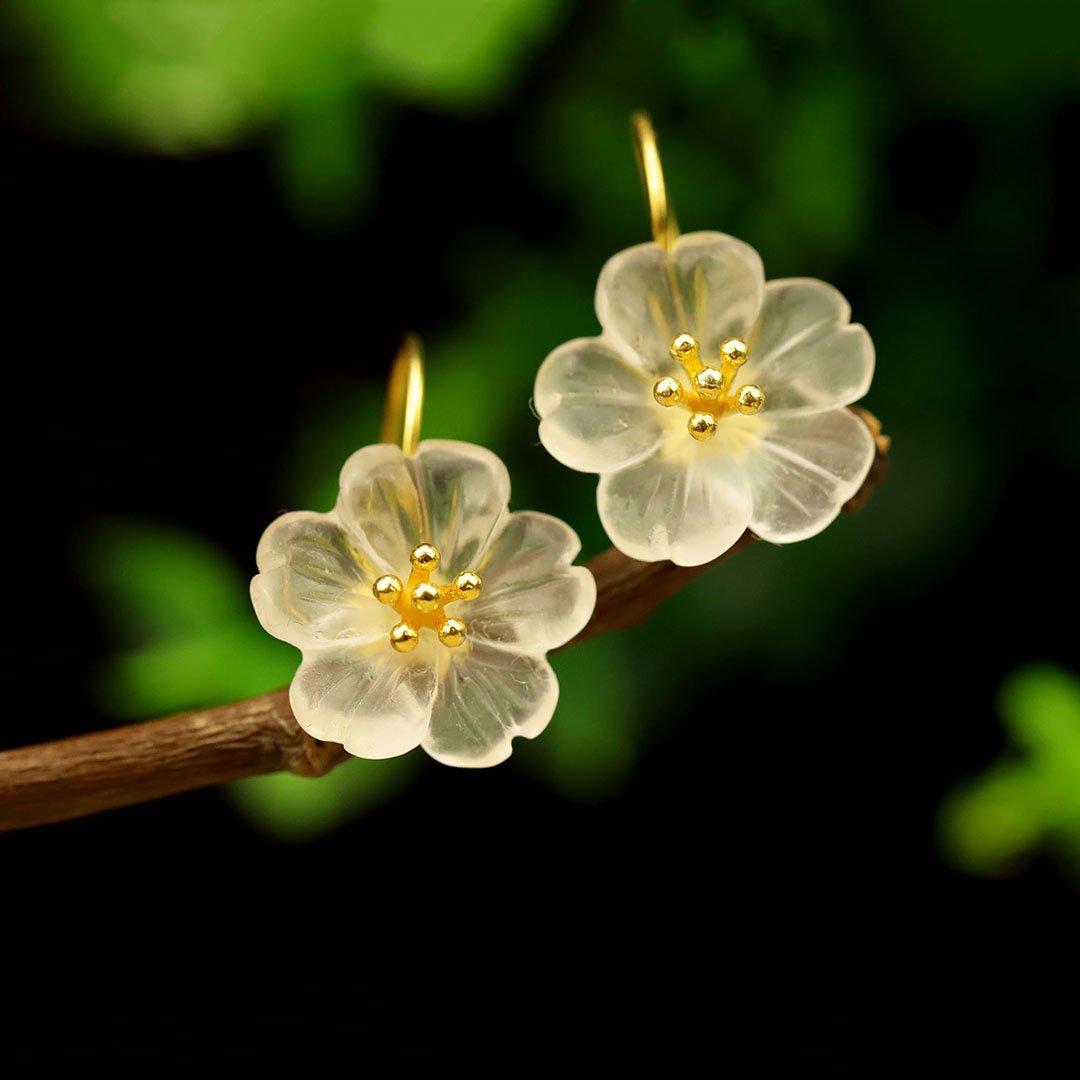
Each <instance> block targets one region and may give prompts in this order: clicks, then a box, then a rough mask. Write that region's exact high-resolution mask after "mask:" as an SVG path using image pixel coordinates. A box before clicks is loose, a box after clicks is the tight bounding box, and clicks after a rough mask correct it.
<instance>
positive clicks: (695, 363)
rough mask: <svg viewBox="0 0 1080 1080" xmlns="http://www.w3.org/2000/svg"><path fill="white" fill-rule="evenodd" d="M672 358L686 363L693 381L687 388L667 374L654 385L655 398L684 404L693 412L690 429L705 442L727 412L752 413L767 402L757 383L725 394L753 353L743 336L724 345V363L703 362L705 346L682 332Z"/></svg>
mask: <svg viewBox="0 0 1080 1080" xmlns="http://www.w3.org/2000/svg"><path fill="white" fill-rule="evenodd" d="M669 351H670V353H671V358H672V360H678V362H679V363H680V364H682V366H683V368H684V369H685V371H686V374H687V376H688V377H689V380H690V389H689V390H688V389H686V388H685V387H684V386H683V384H682V383H681V382H679V380H678V379H676V378H673V377H672V376H671V375H665V376H664V377H663V378H662V379H660V380H659V381H658V382H657V383H656V385H655V386H654V387H653V397H654V398H656V400H657V401H658V402H659V403H660V404H661V405H664V406H671V405H682V406H683V408H685V409H687V410H688V411H689V413H690V419H689V420H687V422H686V427H687V430H688V431H689V432H690V434H691V435H693V436H694V438H695V439H699V440H702V441H704V440H705V439H711V438H712V437H713V436H714V435H715V434H716V425H717V423H718V422H719V420H720V417H722V416H724V415H725V414H726V413H731V412H739V413H742V414H743V415H744V416H752V415H753V414H754V413H756V412H760V411H761V407H762V405H764V404H765V391H764V390H762V389H761V387H760V386H755V385H754V384H753V383H744V384H743V385H742V386H740V387H739V388H738V389H737V390H731V391H729V392H728V393H725V390H727V388H728V387H730V386H732V385H733V384H734V377H735V374H736V373H737V372H738V370H739V368H741V367H742V366H743V364H745V363H746V359H747V357H748V356H749V355H750V353H749V350H748V349H747V346H746V342H745V341H743V340H742V339H741V338H728V339H727V340H726V341H725V342H724V343H723V344H722V345H721V346H720V366H719V367H712V366H710V365H708V364H704V363H702V361H701V346H700V344H699V343H698V339H697V338H696V337H693V336H692V335H690V334H679V336H678V337H677V338H675V340H674V341H673V342H672V343H671V348H670V350H669Z"/></svg>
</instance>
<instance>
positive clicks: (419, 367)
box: [379, 334, 424, 454]
mask: <svg viewBox="0 0 1080 1080" xmlns="http://www.w3.org/2000/svg"><path fill="white" fill-rule="evenodd" d="M423 411H424V353H423V350H422V349H421V347H420V339H419V338H418V337H417V336H416V335H415V334H408V335H406V337H405V339H404V340H403V341H402V343H401V348H399V349H398V352H397V356H395V357H394V366H393V367H392V368H391V369H390V386H389V387H388V388H387V391H386V404H385V405H384V406H383V418H382V430H381V432H380V434H379V441H380V442H384V443H400V445H401V449H402V450H404V451H405V453H406V454H412V453H413V452H414V451H415V450H416V445H417V443H419V442H420V416H421V413H422V412H423Z"/></svg>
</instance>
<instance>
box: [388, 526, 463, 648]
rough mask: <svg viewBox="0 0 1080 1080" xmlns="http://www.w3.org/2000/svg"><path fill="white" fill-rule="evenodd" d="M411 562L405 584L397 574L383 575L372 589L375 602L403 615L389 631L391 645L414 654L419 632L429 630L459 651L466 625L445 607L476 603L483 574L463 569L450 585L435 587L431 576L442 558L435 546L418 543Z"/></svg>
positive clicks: (448, 646) (410, 557)
mask: <svg viewBox="0 0 1080 1080" xmlns="http://www.w3.org/2000/svg"><path fill="white" fill-rule="evenodd" d="M409 559H410V561H411V562H412V572H411V573H410V574H409V580H408V582H407V583H406V584H405V585H402V584H401V578H399V577H396V576H395V575H394V574H384V575H383V576H382V577H381V578H379V579H378V580H376V582H375V584H374V585H372V586H371V591H372V593H373V594H374V596H375V599H376V600H378V601H379V602H380V603H381V604H386V605H387V606H388V607H392V608H393V609H394V610H395V611H396V612H397V613H398V615H400V616H401V622H399V623H398V624H397V626H395V627H394V628H393V630H391V631H390V644H391V645H393V647H394V648H395V649H397V651H398V652H411V651H412V650H413V649H415V648H416V644H417V642H418V641H419V640H420V631H421V630H422V629H423V628H424V627H427V628H428V629H429V630H434V631H435V633H436V634H438V635H439V640H440V641H441V642H442V643H443V644H444V645H445V646H446V647H447V648H448V649H456V648H457V647H458V646H459V645H461V644H463V643H464V641H465V624H464V623H463V622H462V621H461V620H460V619H454V618H451V617H448V616H447V614H446V612H445V611H444V608H445V607H446V605H447V604H453V603H455V602H456V601H458V600H475V599H476V598H477V597H478V596H479V595H480V589H481V588H482V586H483V583H482V582H481V580H480V575H479V574H476V573H474V572H473V571H472V570H463V571H462V572H461V573H460V574H458V575H457V577H455V578H454V580H453V581H452V582H451V583H450V584H449V585H436V584H434V583H433V582H432V580H431V575H432V574H433V573H434V572H435V571H436V570H437V569H438V568H439V562H440V561H441V559H442V556H441V555H440V554H439V549H438V548H437V547H435V545H434V544H418V545H417V546H416V547H415V548H413V552H412V555H410V556H409Z"/></svg>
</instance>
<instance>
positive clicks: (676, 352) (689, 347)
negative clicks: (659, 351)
mask: <svg viewBox="0 0 1080 1080" xmlns="http://www.w3.org/2000/svg"><path fill="white" fill-rule="evenodd" d="M699 348H700V346H699V345H698V339H697V338H696V337H694V336H693V335H692V334H680V335H679V336H678V337H677V338H676V339H675V340H674V341H673V342H672V343H671V348H670V350H669V351H670V352H671V359H672V360H678V361H679V362H680V363H681V362H683V361H685V360H690V359H692V358H693V357H695V356H697V354H698V349H699Z"/></svg>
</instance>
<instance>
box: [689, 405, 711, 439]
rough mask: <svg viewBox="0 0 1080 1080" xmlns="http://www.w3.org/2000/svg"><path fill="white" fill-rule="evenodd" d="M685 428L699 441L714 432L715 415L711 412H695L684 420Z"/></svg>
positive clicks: (708, 437) (709, 436)
mask: <svg viewBox="0 0 1080 1080" xmlns="http://www.w3.org/2000/svg"><path fill="white" fill-rule="evenodd" d="M686 428H687V430H688V431H689V432H690V434H691V435H693V436H694V438H695V439H697V440H698V441H699V442H704V441H705V440H706V439H711V438H712V437H713V436H714V435H715V434H716V417H715V416H713V414H712V413H707V412H696V413H694V414H693V416H691V417H690V419H689V420H688V421H687V422H686Z"/></svg>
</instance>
